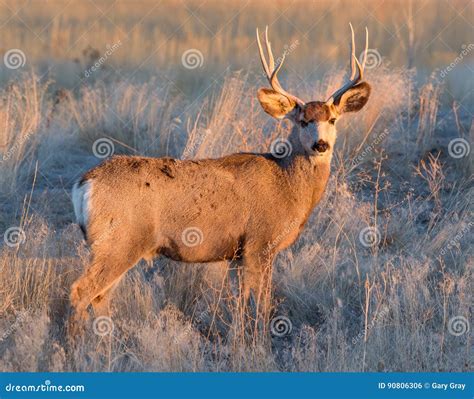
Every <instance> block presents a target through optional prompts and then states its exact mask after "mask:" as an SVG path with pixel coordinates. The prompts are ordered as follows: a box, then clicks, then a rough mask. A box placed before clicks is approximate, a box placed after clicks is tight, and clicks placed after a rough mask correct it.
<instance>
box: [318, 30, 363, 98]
mask: <svg viewBox="0 0 474 399" xmlns="http://www.w3.org/2000/svg"><path fill="white" fill-rule="evenodd" d="M349 26H350V27H351V33H352V41H351V55H350V58H351V77H350V79H349V81H348V82H346V84H344V85H343V86H342V87H341V88H340V89H339V90H337V91H336V92H334V94H333V95H332V96H331V97H329V98H328V100H327V101H326V104H332V103H334V102H338V101H339V99H340V98H341V96H342V95H343V94H344V93H345V92H346V91H347V90H349V89H350V88H351V87H354V86H355V85H356V84H357V83H359V82H360V81H361V80H362V78H363V76H364V68H365V62H366V61H367V50H368V48H369V31H368V30H367V27H366V28H365V50H364V59H363V60H362V65H361V64H360V62H359V60H358V59H357V57H356V55H355V41H354V29H352V24H351V23H349Z"/></svg>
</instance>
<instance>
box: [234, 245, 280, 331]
mask: <svg viewBox="0 0 474 399" xmlns="http://www.w3.org/2000/svg"><path fill="white" fill-rule="evenodd" d="M273 259H274V254H266V253H264V252H263V251H256V252H247V253H245V254H244V257H243V259H242V279H241V281H242V287H241V292H242V300H243V304H244V307H246V306H248V305H250V309H251V310H252V313H251V314H255V323H256V325H257V323H258V321H263V322H264V326H266V325H267V324H268V323H267V321H268V319H269V315H270V305H271V290H272V265H273ZM252 308H253V309H252Z"/></svg>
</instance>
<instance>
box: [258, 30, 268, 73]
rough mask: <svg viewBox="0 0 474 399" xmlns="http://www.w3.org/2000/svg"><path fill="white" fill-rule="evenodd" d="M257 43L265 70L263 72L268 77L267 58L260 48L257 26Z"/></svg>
mask: <svg viewBox="0 0 474 399" xmlns="http://www.w3.org/2000/svg"><path fill="white" fill-rule="evenodd" d="M257 44H258V51H259V54H260V61H261V62H262V66H263V69H264V71H265V74H266V75H267V78H268V79H270V76H271V74H270V71H269V69H268V64H267V60H266V59H265V55H264V54H263V48H262V43H260V33H259V32H258V28H257Z"/></svg>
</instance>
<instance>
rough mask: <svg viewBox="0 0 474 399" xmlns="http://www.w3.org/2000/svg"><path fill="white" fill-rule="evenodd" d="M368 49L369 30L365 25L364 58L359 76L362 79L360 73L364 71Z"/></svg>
mask: <svg viewBox="0 0 474 399" xmlns="http://www.w3.org/2000/svg"><path fill="white" fill-rule="evenodd" d="M368 51H369V30H368V29H367V26H366V27H365V50H364V59H363V60H362V73H361V76H360V78H361V79H362V75H363V74H364V71H365V62H366V61H367V52H368Z"/></svg>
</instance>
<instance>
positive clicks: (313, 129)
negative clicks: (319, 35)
mask: <svg viewBox="0 0 474 399" xmlns="http://www.w3.org/2000/svg"><path fill="white" fill-rule="evenodd" d="M350 27H351V32H352V41H351V55H350V57H351V58H350V59H351V76H350V79H349V80H348V81H347V82H346V83H345V84H344V85H343V86H342V87H341V88H340V89H338V90H337V91H336V92H334V93H333V94H332V95H331V97H329V99H328V100H326V101H310V102H307V103H305V102H304V101H303V100H301V99H299V98H298V97H296V96H294V95H293V94H290V93H288V92H287V91H285V90H284V89H283V88H282V86H281V85H280V82H279V81H278V77H277V75H278V72H279V71H280V69H281V67H282V65H283V61H284V60H285V54H283V57H282V59H281V61H280V63H279V64H278V65H275V61H274V58H273V53H272V49H271V44H270V42H269V41H268V27H267V28H266V29H265V45H266V49H267V53H268V63H267V60H266V57H265V55H264V53H263V48H262V44H261V43H260V36H259V33H258V29H257V44H258V49H259V52H260V60H261V61H262V65H263V69H264V70H265V74H266V76H267V78H268V81H269V82H270V86H271V89H270V88H260V89H259V90H258V100H259V101H260V104H261V105H262V107H263V109H264V110H265V112H266V113H267V114H269V115H271V116H273V117H274V118H277V119H283V118H288V119H290V120H291V121H292V122H293V124H294V129H296V130H297V134H298V137H299V139H300V142H301V144H302V146H303V148H304V150H305V152H306V153H307V154H309V155H314V156H324V155H325V154H328V153H331V152H332V151H331V150H332V148H333V146H334V144H335V141H336V122H337V120H338V119H339V117H341V116H342V115H343V114H345V113H346V112H357V111H360V110H361V109H362V107H363V106H364V105H365V104H366V103H367V101H368V99H369V96H370V90H371V89H370V85H369V84H368V83H367V82H364V81H362V78H363V73H364V67H365V62H366V59H367V48H368V32H367V28H366V38H365V39H366V43H365V51H364V59H363V61H362V65H361V64H360V63H359V60H358V59H357V57H356V56H355V45H354V30H353V29H352V25H350Z"/></svg>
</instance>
